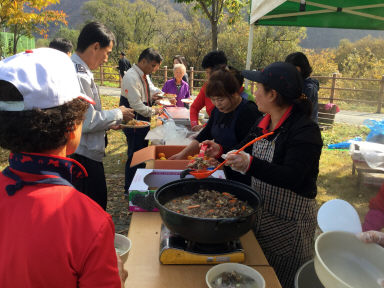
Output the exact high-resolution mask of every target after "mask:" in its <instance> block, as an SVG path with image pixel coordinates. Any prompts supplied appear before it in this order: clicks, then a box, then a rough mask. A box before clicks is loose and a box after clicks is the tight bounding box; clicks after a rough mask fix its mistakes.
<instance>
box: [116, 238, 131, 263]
mask: <svg viewBox="0 0 384 288" xmlns="http://www.w3.org/2000/svg"><path fill="white" fill-rule="evenodd" d="M131 246H132V242H131V240H130V239H129V238H128V237H125V236H124V235H121V234H117V233H115V249H118V250H117V251H116V252H117V253H118V254H119V256H120V258H121V261H123V263H125V261H127V259H128V254H129V250H131Z"/></svg>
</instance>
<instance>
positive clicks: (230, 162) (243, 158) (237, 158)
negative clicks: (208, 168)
mask: <svg viewBox="0 0 384 288" xmlns="http://www.w3.org/2000/svg"><path fill="white" fill-rule="evenodd" d="M235 152H236V150H232V151H229V152H228V153H227V154H223V155H221V157H222V158H224V159H226V160H227V162H226V163H225V165H226V166H229V167H231V169H232V170H234V171H237V172H240V173H241V174H245V173H246V172H247V171H248V168H249V162H250V161H251V155H249V154H248V153H245V152H244V151H240V152H239V153H238V154H235Z"/></svg>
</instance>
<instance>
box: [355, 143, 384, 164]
mask: <svg viewBox="0 0 384 288" xmlns="http://www.w3.org/2000/svg"><path fill="white" fill-rule="evenodd" d="M349 152H350V154H351V155H352V159H355V160H359V159H357V158H361V160H364V161H365V162H367V164H368V166H369V167H370V168H372V169H378V170H383V171H384V145H383V144H378V143H374V142H366V141H362V142H352V143H351V146H350V149H349ZM359 154H360V155H359Z"/></svg>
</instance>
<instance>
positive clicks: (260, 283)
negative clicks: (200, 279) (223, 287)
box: [205, 263, 265, 288]
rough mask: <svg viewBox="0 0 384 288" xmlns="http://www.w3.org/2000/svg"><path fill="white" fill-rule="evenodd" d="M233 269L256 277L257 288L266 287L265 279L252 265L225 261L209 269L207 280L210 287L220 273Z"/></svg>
mask: <svg viewBox="0 0 384 288" xmlns="http://www.w3.org/2000/svg"><path fill="white" fill-rule="evenodd" d="M232 271H236V272H238V273H241V274H243V275H246V276H248V277H251V278H252V279H254V280H255V281H256V283H257V288H265V280H264V278H263V276H261V274H260V273H259V272H257V271H256V270H255V269H253V268H252V267H249V266H247V265H243V264H239V263H223V264H218V265H215V266H213V267H212V268H211V269H209V270H208V272H207V274H206V276H205V281H206V283H207V285H208V287H209V288H212V285H211V283H212V281H213V280H214V279H215V278H216V277H217V276H218V275H219V274H221V273H223V272H232Z"/></svg>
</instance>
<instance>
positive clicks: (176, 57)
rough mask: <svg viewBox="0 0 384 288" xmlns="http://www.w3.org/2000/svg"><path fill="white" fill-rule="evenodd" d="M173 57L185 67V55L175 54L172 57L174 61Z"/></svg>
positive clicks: (186, 64)
mask: <svg viewBox="0 0 384 288" xmlns="http://www.w3.org/2000/svg"><path fill="white" fill-rule="evenodd" d="M175 59H176V60H177V61H178V62H179V63H180V64H184V66H185V67H187V66H188V63H187V60H185V57H184V56H181V55H175V57H173V61H175Z"/></svg>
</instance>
